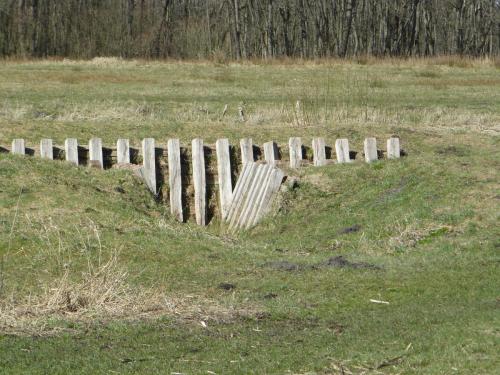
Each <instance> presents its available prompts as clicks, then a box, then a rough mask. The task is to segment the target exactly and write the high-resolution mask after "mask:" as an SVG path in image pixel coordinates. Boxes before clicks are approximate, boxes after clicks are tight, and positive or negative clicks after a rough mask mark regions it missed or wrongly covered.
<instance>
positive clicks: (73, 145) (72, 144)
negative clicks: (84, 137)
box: [64, 138, 78, 165]
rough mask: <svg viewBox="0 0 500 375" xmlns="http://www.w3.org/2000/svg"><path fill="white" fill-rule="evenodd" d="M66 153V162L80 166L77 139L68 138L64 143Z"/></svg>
mask: <svg viewBox="0 0 500 375" xmlns="http://www.w3.org/2000/svg"><path fill="white" fill-rule="evenodd" d="M64 151H65V153H66V161H68V162H70V163H72V164H75V165H78V141H77V140H76V139H75V138H68V139H66V140H65V141H64Z"/></svg>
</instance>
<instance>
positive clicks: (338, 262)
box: [264, 256, 381, 272]
mask: <svg viewBox="0 0 500 375" xmlns="http://www.w3.org/2000/svg"><path fill="white" fill-rule="evenodd" d="M264 266H265V267H270V268H272V269H275V270H278V271H287V272H296V271H307V270H315V271H317V270H320V269H321V268H325V267H335V268H351V269H371V270H379V269H381V267H379V266H376V265H374V264H370V263H365V262H358V263H356V262H351V261H349V260H347V259H345V258H344V257H343V256H336V257H332V258H329V259H328V260H326V261H323V262H320V263H316V264H308V265H306V264H297V263H291V262H288V261H286V260H282V261H277V262H270V263H266V264H265V265H264Z"/></svg>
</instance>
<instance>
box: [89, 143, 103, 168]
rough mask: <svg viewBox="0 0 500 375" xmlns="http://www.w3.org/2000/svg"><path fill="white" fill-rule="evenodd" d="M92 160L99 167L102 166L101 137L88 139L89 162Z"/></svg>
mask: <svg viewBox="0 0 500 375" xmlns="http://www.w3.org/2000/svg"><path fill="white" fill-rule="evenodd" d="M92 162H96V163H97V164H98V167H99V168H101V169H102V168H103V167H104V164H103V157H102V140H101V138H92V139H91V140H90V141H89V164H92Z"/></svg>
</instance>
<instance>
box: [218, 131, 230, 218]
mask: <svg viewBox="0 0 500 375" xmlns="http://www.w3.org/2000/svg"><path fill="white" fill-rule="evenodd" d="M215 149H216V152H217V174H218V179H219V201H220V211H221V217H222V219H223V220H224V219H225V218H226V216H227V214H228V212H229V207H230V206H231V200H232V198H233V184H232V181H231V158H230V155H229V140H227V139H226V138H224V139H218V140H217V142H216V143H215Z"/></svg>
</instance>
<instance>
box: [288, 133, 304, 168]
mask: <svg viewBox="0 0 500 375" xmlns="http://www.w3.org/2000/svg"><path fill="white" fill-rule="evenodd" d="M288 150H289V152H290V168H299V167H300V164H301V163H302V140H301V139H300V138H298V137H292V138H290V139H289V141H288Z"/></svg>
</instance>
